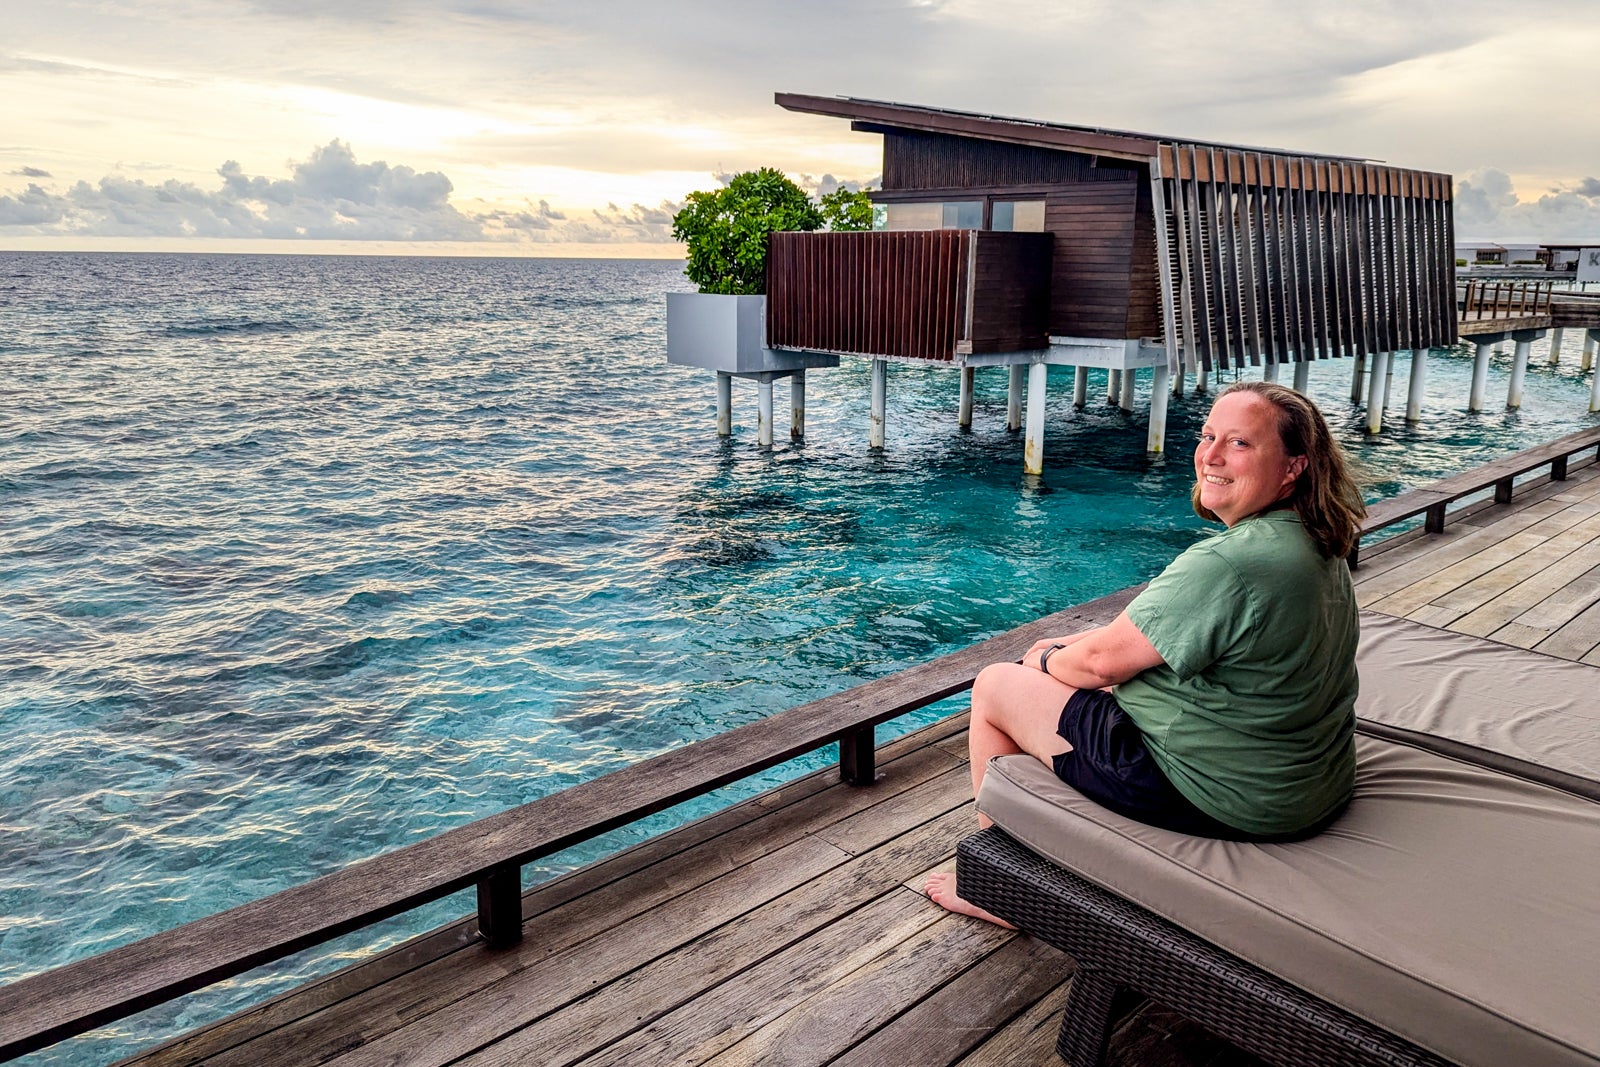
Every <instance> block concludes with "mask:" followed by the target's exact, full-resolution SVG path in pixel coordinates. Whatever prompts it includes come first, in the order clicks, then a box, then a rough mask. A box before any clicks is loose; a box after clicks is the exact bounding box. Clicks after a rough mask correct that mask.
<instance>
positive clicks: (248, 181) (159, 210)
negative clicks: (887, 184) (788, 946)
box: [0, 0, 1600, 257]
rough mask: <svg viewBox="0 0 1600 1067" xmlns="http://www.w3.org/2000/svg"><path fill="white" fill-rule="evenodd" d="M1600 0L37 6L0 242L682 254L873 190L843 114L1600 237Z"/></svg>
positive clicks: (20, 13)
mask: <svg viewBox="0 0 1600 1067" xmlns="http://www.w3.org/2000/svg"><path fill="white" fill-rule="evenodd" d="M1596 55H1600V4H1597V3H1596V0H1523V2H1519V3H1515V4H1513V3H1507V2H1506V0H1493V2H1480V0H1449V2H1443V0H1341V2H1339V3H1328V2H1322V3H1316V4H1312V3H1303V2H1300V0H1107V2H1101V0H1045V2H1036V0H850V2H848V3H845V2H840V0H812V2H811V3H808V4H796V3H786V2H781V0H742V2H720V0H715V2H714V0H588V2H583V3H579V2H574V0H566V2H559V3H547V2H537V0H38V2H33V3H8V4H7V5H6V11H5V15H4V18H3V19H0V100H4V101H6V105H5V107H4V108H3V110H0V249H117V250H173V249H192V250H210V251H339V252H366V253H400V254H412V253H429V252H435V253H444V254H469V255H470V254H477V255H595V256H663V257H672V256H678V255H681V249H680V246H678V245H675V244H673V243H672V240H671V233H670V229H671V218H672V214H673V212H674V211H676V210H677V207H678V205H679V204H680V203H681V202H682V200H683V198H684V196H685V195H686V194H687V193H689V192H690V191H692V190H696V189H711V188H716V187H717V184H718V183H719V181H721V180H725V178H726V177H727V176H729V175H731V174H733V173H737V172H738V171H741V170H747V169H751V168H754V167H760V166H774V167H778V168H779V169H781V170H783V171H785V172H787V173H788V174H790V175H791V176H792V177H794V178H795V179H796V180H797V181H800V182H801V183H802V184H803V185H805V186H807V187H809V188H813V189H823V190H826V189H827V188H830V187H832V186H833V185H834V184H835V183H841V182H842V183H870V182H872V181H874V180H875V179H877V178H878V177H879V174H880V171H881V167H882V140H881V138H880V137H878V136H875V135H871V134H857V133H852V132H851V131H850V128H849V124H848V123H847V122H845V121H842V120H838V119H829V118H824V117H820V116H814V115H801V114H794V113H791V112H787V111H784V110H783V109H781V108H778V107H777V106H775V105H774V104H773V102H772V100H773V94H774V93H775V92H798V93H813V94H817V95H825V96H854V97H863V98H868V99H877V100H892V101H897V102H901V103H913V104H926V105H933V106H938V107H951V108H959V109H963V110H971V111H980V112H985V113H990V114H998V115H1008V116H1015V117H1020V118H1031V119H1043V120H1047V121H1059V122H1068V123H1075V124H1085V125H1097V126H1105V127H1111V128H1117V129H1128V130H1138V131H1144V132H1148V133H1154V134H1161V135H1168V136H1173V137H1179V138H1193V139H1197V140H1212V141H1224V142H1231V143H1242V144H1250V145H1261V146H1269V147H1277V148H1284V149H1291V150H1303V151H1308V152H1318V153H1327V154H1337V155H1350V156H1359V157H1364V158H1369V159H1379V160H1384V161H1386V162H1389V163H1393V164H1395V165H1397V166H1404V167H1414V168H1418V169H1422V170H1433V171H1443V172H1446V173H1450V174H1453V175H1454V176H1455V181H1456V186H1455V190H1456V232H1457V236H1458V238H1460V239H1491V240H1502V241H1523V240H1537V241H1563V240H1585V239H1588V240H1589V241H1590V242H1591V243H1596V244H1600V108H1594V107H1592V106H1590V104H1589V103H1588V101H1587V99H1586V93H1587V89H1588V87H1589V86H1591V85H1592V81H1591V80H1590V79H1591V78H1592V67H1593V61H1594V57H1595V56H1596Z"/></svg>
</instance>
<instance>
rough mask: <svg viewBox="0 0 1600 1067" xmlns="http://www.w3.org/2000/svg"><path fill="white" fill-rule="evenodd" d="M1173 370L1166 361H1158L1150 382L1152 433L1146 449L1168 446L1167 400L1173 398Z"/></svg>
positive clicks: (1146, 442)
mask: <svg viewBox="0 0 1600 1067" xmlns="http://www.w3.org/2000/svg"><path fill="white" fill-rule="evenodd" d="M1171 378H1172V371H1171V370H1169V369H1168V368H1167V365H1166V364H1165V363H1157V364H1156V365H1155V368H1154V376H1153V378H1152V379H1151V382H1150V433H1149V435H1148V436H1147V437H1146V438H1145V446H1144V447H1145V451H1147V452H1164V451H1166V447H1167V444H1166V442H1167V401H1168V400H1170V399H1171V398H1172V387H1171V385H1172V383H1171Z"/></svg>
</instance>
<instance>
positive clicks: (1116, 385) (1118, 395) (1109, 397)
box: [1106, 370, 1122, 404]
mask: <svg viewBox="0 0 1600 1067" xmlns="http://www.w3.org/2000/svg"><path fill="white" fill-rule="evenodd" d="M1121 401H1122V372H1121V371H1119V370H1108V371H1106V403H1107V404H1117V403H1121Z"/></svg>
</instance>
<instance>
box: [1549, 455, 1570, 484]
mask: <svg viewBox="0 0 1600 1067" xmlns="http://www.w3.org/2000/svg"><path fill="white" fill-rule="evenodd" d="M1550 480H1551V481H1552V482H1564V481H1566V480H1567V457H1566V456H1557V457H1556V458H1555V459H1553V460H1551V461H1550Z"/></svg>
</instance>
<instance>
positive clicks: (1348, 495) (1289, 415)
mask: <svg viewBox="0 0 1600 1067" xmlns="http://www.w3.org/2000/svg"><path fill="white" fill-rule="evenodd" d="M1229 393H1254V394H1256V395H1257V396H1259V397H1261V398H1262V399H1263V400H1265V401H1267V402H1268V403H1269V404H1271V405H1272V406H1273V407H1275V408H1277V409H1278V437H1279V438H1280V439H1281V440H1282V441H1283V449H1284V451H1285V452H1287V453H1288V454H1289V455H1290V456H1304V457H1306V467H1305V470H1303V471H1301V472H1300V477H1298V478H1296V479H1295V480H1294V488H1292V489H1291V490H1290V491H1289V495H1288V497H1287V498H1285V499H1286V502H1287V503H1288V505H1289V506H1290V507H1292V508H1293V509H1294V510H1295V512H1296V513H1297V514H1298V515H1299V516H1300V522H1301V523H1302V524H1303V525H1304V526H1305V528H1306V532H1307V533H1308V534H1310V535H1311V540H1312V541H1313V542H1314V543H1315V544H1316V546H1317V550H1318V551H1319V552H1321V553H1322V555H1323V557H1324V558H1325V559H1342V558H1344V557H1345V556H1348V555H1349V554H1350V550H1351V549H1352V548H1354V547H1355V546H1356V541H1357V539H1358V538H1359V537H1360V535H1361V520H1362V519H1364V518H1366V517H1367V506H1366V504H1365V503H1364V502H1363V501H1362V499H1361V489H1360V487H1359V486H1357V485H1356V481H1355V478H1354V477H1352V476H1351V474H1350V464H1349V462H1348V461H1347V460H1346V459H1345V456H1344V450H1343V449H1342V448H1340V447H1339V442H1338V441H1336V440H1334V438H1333V433H1332V432H1331V431H1330V430H1329V429H1328V423H1327V421H1326V420H1325V419H1323V417H1322V412H1320V411H1318V410H1317V406H1316V405H1315V404H1313V403H1312V402H1311V401H1310V400H1307V399H1306V398H1305V397H1304V396H1302V395H1300V394H1299V393H1297V392H1295V391H1294V390H1293V389H1290V388H1288V387H1286V386H1282V385H1279V384H1277V383H1276V382H1235V383H1233V384H1232V385H1230V386H1228V387H1227V388H1226V389H1224V390H1223V391H1222V392H1220V393H1218V394H1217V399H1218V400H1220V399H1222V398H1223V397H1225V396H1227V395H1228V394H1229ZM1189 498H1190V500H1191V501H1193V503H1194V510H1195V514H1197V515H1199V516H1200V517H1201V518H1203V519H1207V520H1209V521H1211V522H1216V521H1218V520H1217V516H1216V514H1215V513H1214V512H1212V511H1211V509H1210V508H1206V507H1202V506H1201V504H1200V483H1199V482H1196V483H1195V486H1194V489H1193V490H1192V491H1191V492H1190V495H1189Z"/></svg>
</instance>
